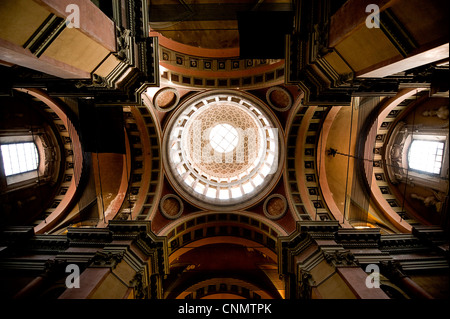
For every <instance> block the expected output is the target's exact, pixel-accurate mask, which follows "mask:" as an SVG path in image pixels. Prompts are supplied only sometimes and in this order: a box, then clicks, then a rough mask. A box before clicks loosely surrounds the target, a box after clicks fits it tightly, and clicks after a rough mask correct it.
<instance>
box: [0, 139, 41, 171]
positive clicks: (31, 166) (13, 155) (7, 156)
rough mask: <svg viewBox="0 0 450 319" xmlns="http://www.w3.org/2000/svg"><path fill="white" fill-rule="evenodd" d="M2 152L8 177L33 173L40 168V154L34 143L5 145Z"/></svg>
mask: <svg viewBox="0 0 450 319" xmlns="http://www.w3.org/2000/svg"><path fill="white" fill-rule="evenodd" d="M1 150H2V158H3V167H4V170H5V175H6V176H11V175H15V174H20V173H25V172H29V171H33V170H36V169H37V167H38V162H39V160H38V152H37V148H36V145H35V144H34V143H32V142H28V143H16V144H3V145H2V146H1Z"/></svg>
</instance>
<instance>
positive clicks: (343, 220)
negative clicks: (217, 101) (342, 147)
mask: <svg viewBox="0 0 450 319" xmlns="http://www.w3.org/2000/svg"><path fill="white" fill-rule="evenodd" d="M352 129H353V106H352V113H351V115H350V133H349V140H348V151H347V152H348V153H349V154H350V149H351V144H352ZM349 170H350V157H347V175H346V180H345V193H344V194H345V198H344V214H343V217H342V224H343V223H344V222H345V213H346V211H347V197H348V195H347V191H348V173H349Z"/></svg>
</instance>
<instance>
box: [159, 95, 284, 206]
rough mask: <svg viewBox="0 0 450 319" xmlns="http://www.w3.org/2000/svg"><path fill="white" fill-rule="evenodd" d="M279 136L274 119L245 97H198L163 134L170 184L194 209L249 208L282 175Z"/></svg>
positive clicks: (179, 110) (182, 110)
mask: <svg viewBox="0 0 450 319" xmlns="http://www.w3.org/2000/svg"><path fill="white" fill-rule="evenodd" d="M280 134H281V130H280V129H279V123H278V121H277V119H276V118H275V116H273V114H271V112H270V111H268V110H266V109H265V107H264V105H263V103H262V102H261V101H259V100H258V99H256V98H255V97H253V96H251V95H249V94H243V93H241V92H238V91H233V90H226V91H210V92H206V93H202V94H198V95H196V96H194V97H191V98H190V99H189V100H187V101H185V102H184V103H183V104H182V105H181V106H180V107H179V109H178V110H177V111H176V112H175V113H174V114H173V115H172V117H171V118H170V120H169V123H168V125H167V128H166V130H165V136H164V141H165V143H164V148H165V149H164V150H163V151H164V152H165V154H166V156H164V165H165V168H166V173H167V175H168V178H169V181H170V182H171V184H172V185H173V186H174V188H175V189H177V190H178V191H179V193H180V194H181V195H182V196H183V197H185V198H186V199H187V200H188V201H190V202H192V203H193V204H194V205H196V206H199V207H204V208H210V209H217V208H219V207H222V208H233V209H237V208H243V207H245V206H249V205H251V204H254V203H255V202H256V201H258V200H260V199H261V198H262V197H263V196H264V195H265V194H266V193H267V191H270V188H271V186H273V185H274V183H275V182H276V181H277V177H278V176H279V174H280V172H281V170H280V169H278V168H279V167H278V166H279V163H280V154H282V153H280V145H282V144H281V143H279V140H280Z"/></svg>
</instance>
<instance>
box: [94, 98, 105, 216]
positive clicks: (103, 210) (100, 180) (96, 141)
mask: <svg viewBox="0 0 450 319" xmlns="http://www.w3.org/2000/svg"><path fill="white" fill-rule="evenodd" d="M93 107H94V113H95V118H97V108H96V107H95V106H93ZM96 128H97V126H96ZM94 138H95V151H96V153H97V154H96V155H97V170H98V181H99V186H100V198H101V200H102V215H103V222H105V223H106V218H105V204H104V202H103V188H102V177H101V174H100V161H99V159H98V139H97V129H95V136H94Z"/></svg>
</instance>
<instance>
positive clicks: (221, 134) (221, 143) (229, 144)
mask: <svg viewBox="0 0 450 319" xmlns="http://www.w3.org/2000/svg"><path fill="white" fill-rule="evenodd" d="M209 142H210V143H211V146H212V148H213V149H215V150H216V151H218V152H220V153H228V152H231V151H232V150H234V149H235V148H236V146H237V145H238V142H239V138H238V132H237V130H236V129H235V128H234V127H233V126H231V125H229V124H219V125H216V126H214V127H213V128H212V129H211V132H210V133H209Z"/></svg>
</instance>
